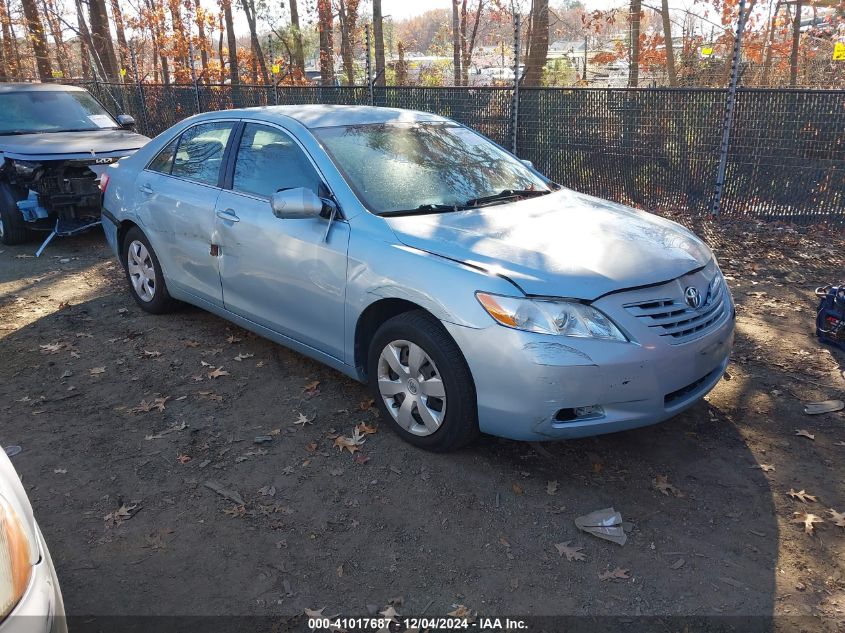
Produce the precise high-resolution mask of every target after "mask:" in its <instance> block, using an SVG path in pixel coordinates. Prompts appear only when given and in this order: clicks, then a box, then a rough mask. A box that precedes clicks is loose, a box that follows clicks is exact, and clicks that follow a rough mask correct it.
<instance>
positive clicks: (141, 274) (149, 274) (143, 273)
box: [126, 240, 156, 302]
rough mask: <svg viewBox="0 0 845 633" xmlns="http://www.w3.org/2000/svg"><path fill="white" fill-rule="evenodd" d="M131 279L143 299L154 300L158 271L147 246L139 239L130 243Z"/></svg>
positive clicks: (128, 262)
mask: <svg viewBox="0 0 845 633" xmlns="http://www.w3.org/2000/svg"><path fill="white" fill-rule="evenodd" d="M126 269H127V270H128V271H129V280H130V281H131V282H132V287H133V288H134V289H135V293H136V294H137V295H138V297H139V298H140V299H141V301H147V302H149V301H152V300H153V297H155V293H156V271H155V267H154V266H153V260H152V257H150V252H149V251H148V250H147V247H146V246H144V244H143V243H142V242H140V241H138V240H133V241H132V243H131V244H129V249H128V251H127V255H126Z"/></svg>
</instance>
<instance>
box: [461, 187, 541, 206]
mask: <svg viewBox="0 0 845 633" xmlns="http://www.w3.org/2000/svg"><path fill="white" fill-rule="evenodd" d="M547 193H551V191H544V190H542V189H540V190H538V189H503V190H502V191H500V192H499V193H494V194H493V195H491V196H482V197H480V198H472V199H471V200H467V201H466V202H465V203H464V206H466V207H477V206H480V205H485V204H489V203H491V202H500V201H504V200H510V199H512V198H534V197H536V196H545V195H546V194H547Z"/></svg>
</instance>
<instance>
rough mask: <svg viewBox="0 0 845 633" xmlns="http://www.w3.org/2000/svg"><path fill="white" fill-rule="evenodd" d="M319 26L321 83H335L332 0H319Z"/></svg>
mask: <svg viewBox="0 0 845 633" xmlns="http://www.w3.org/2000/svg"><path fill="white" fill-rule="evenodd" d="M317 19H318V24H317V28H318V29H319V30H320V83H321V84H323V85H324V86H332V85H334V33H333V30H334V16H333V15H332V2H331V0H317Z"/></svg>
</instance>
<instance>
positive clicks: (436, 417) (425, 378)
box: [378, 340, 446, 436]
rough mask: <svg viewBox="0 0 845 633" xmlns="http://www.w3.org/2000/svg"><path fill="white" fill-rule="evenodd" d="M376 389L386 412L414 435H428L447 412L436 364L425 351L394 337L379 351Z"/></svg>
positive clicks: (441, 422)
mask: <svg viewBox="0 0 845 633" xmlns="http://www.w3.org/2000/svg"><path fill="white" fill-rule="evenodd" d="M378 390H379V394H380V395H381V397H382V399H383V400H384V404H385V406H386V407H387V410H388V412H389V413H390V415H391V416H392V417H393V419H394V420H395V421H396V422H397V424H399V426H401V427H402V428H403V429H405V430H406V431H408V432H409V433H413V434H414V435H419V436H426V435H431V434H432V433H434V432H435V431H437V430H438V429H439V428H440V425H441V424H443V418H444V416H445V415H446V389H445V387H444V386H443V380H442V378H441V375H440V371H439V370H438V369H437V365H435V364H434V361H433V360H432V359H431V357H430V356H429V355H428V354H427V353H426V352H425V350H424V349H423V348H422V347H420V346H419V345H417V344H416V343H412V342H410V341H404V340H396V341H391V342H390V343H388V344H387V345H386V346H385V347H384V349H383V350H382V351H381V355H380V356H379V361H378Z"/></svg>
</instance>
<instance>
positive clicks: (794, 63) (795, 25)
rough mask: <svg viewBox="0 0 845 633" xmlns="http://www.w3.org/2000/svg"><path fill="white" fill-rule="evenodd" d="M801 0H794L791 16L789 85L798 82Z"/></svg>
mask: <svg viewBox="0 0 845 633" xmlns="http://www.w3.org/2000/svg"><path fill="white" fill-rule="evenodd" d="M802 8H803V2H802V0H795V15H794V16H793V17H792V52H791V54H790V56H789V86H790V87H791V88H794V87H795V85H796V84H797V83H798V48H799V46H800V44H801V9H802Z"/></svg>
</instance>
